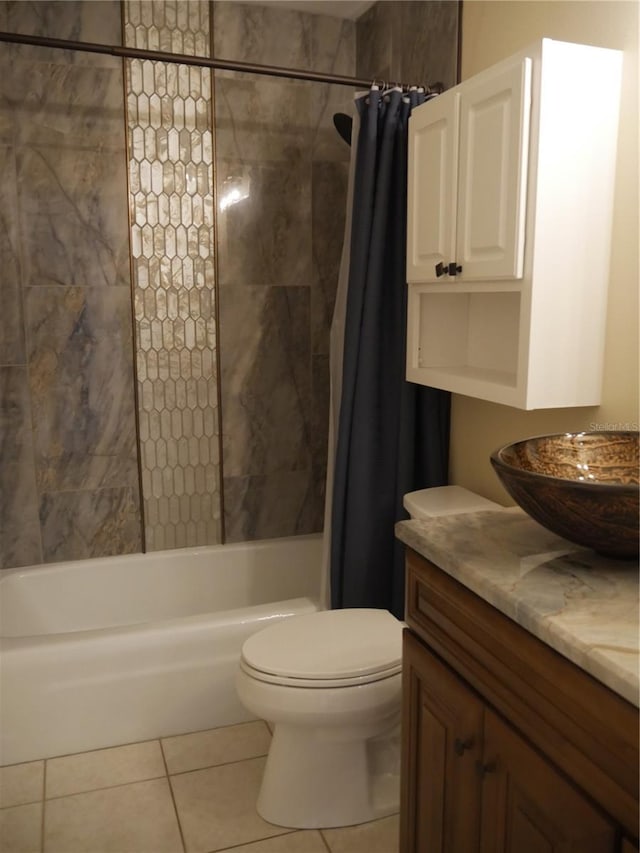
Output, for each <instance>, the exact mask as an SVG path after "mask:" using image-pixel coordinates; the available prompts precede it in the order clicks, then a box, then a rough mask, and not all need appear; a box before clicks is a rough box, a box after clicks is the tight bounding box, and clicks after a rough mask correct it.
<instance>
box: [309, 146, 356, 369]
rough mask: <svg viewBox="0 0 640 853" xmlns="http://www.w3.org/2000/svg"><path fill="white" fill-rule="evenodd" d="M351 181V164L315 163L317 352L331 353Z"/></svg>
mask: <svg viewBox="0 0 640 853" xmlns="http://www.w3.org/2000/svg"><path fill="white" fill-rule="evenodd" d="M336 135H337V134H336ZM345 148H346V146H345ZM348 180H349V164H348V163H335V162H316V163H314V164H313V168H312V184H311V187H312V228H311V231H312V235H313V236H312V240H313V264H314V268H315V275H314V276H313V284H312V287H311V347H312V351H313V352H314V353H328V352H329V332H330V329H331V322H332V320H333V309H334V305H335V299H336V289H337V287H338V276H339V274H340V262H341V258H342V248H343V243H344V225H345V216H346V203H347V184H348Z"/></svg>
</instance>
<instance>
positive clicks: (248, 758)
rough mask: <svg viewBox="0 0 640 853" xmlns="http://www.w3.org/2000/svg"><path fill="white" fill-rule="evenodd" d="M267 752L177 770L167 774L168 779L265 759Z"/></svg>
mask: <svg viewBox="0 0 640 853" xmlns="http://www.w3.org/2000/svg"><path fill="white" fill-rule="evenodd" d="M267 755H268V753H267V752H261V753H260V754H259V755H248V756H246V758H236V759H234V760H233V761H219V762H218V763H217V764H205V765H204V766H203V767H191V768H190V769H189V770H177V771H175V772H168V773H167V775H168V776H169V778H171V777H172V776H184V775H185V774H187V773H199V772H200V771H201V770H213V769H214V768H215V767H228V766H229V765H230V764H242V763H243V762H245V761H255V760H256V758H265V757H266V756H267Z"/></svg>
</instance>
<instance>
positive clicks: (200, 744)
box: [162, 721, 271, 773]
mask: <svg viewBox="0 0 640 853" xmlns="http://www.w3.org/2000/svg"><path fill="white" fill-rule="evenodd" d="M270 741H271V735H270V733H269V729H268V728H267V726H266V725H265V723H262V722H260V721H258V722H252V723H241V724H240V725H237V726H224V727H223V728H220V729H210V730H209V731H206V732H195V733H194V734H188V735H178V736H177V737H167V738H163V739H162V749H163V750H164V755H165V758H166V760H167V767H168V769H169V773H183V772H184V771H187V770H200V769H202V768H204V767H214V766H215V765H216V764H228V763H230V762H232V761H243V760H244V759H245V758H257V757H258V756H259V755H266V754H267V752H268V751H269V743H270Z"/></svg>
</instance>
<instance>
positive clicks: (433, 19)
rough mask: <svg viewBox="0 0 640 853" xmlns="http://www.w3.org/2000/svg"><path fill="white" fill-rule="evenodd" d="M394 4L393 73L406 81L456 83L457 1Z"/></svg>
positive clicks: (408, 0)
mask: <svg viewBox="0 0 640 853" xmlns="http://www.w3.org/2000/svg"><path fill="white" fill-rule="evenodd" d="M391 5H392V6H393V16H392V20H393V39H392V62H391V71H392V76H393V75H395V76H396V77H397V78H398V79H399V80H401V81H402V82H406V83H436V82H440V83H442V84H443V85H444V87H445V89H450V88H451V87H452V86H455V84H456V83H457V80H456V73H457V62H458V4H457V3H452V2H450V0H429V2H424V0H423V2H411V0H400V2H397V0H396V2H394V3H393V4H391Z"/></svg>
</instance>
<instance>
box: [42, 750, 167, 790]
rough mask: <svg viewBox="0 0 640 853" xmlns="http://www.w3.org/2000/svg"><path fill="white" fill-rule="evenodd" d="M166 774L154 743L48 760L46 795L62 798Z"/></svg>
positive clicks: (160, 752) (160, 753) (159, 752)
mask: <svg viewBox="0 0 640 853" xmlns="http://www.w3.org/2000/svg"><path fill="white" fill-rule="evenodd" d="M165 775H166V771H165V766H164V761H163V759H162V750H161V749H160V743H159V741H157V740H151V741H146V742H144V743H132V744H128V745H127V746H115V747H112V748H111V749H97V750H93V751H92V752H80V753H78V754H77V755H65V756H63V757H62V758H50V759H49V760H48V761H47V781H46V796H47V797H64V796H67V795H68V794H78V793H81V792H82V791H94V790H96V789H97V788H108V787H111V786H112V785H125V784H127V783H129V782H141V781H143V780H144V779H157V778H158V777H159V776H165Z"/></svg>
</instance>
